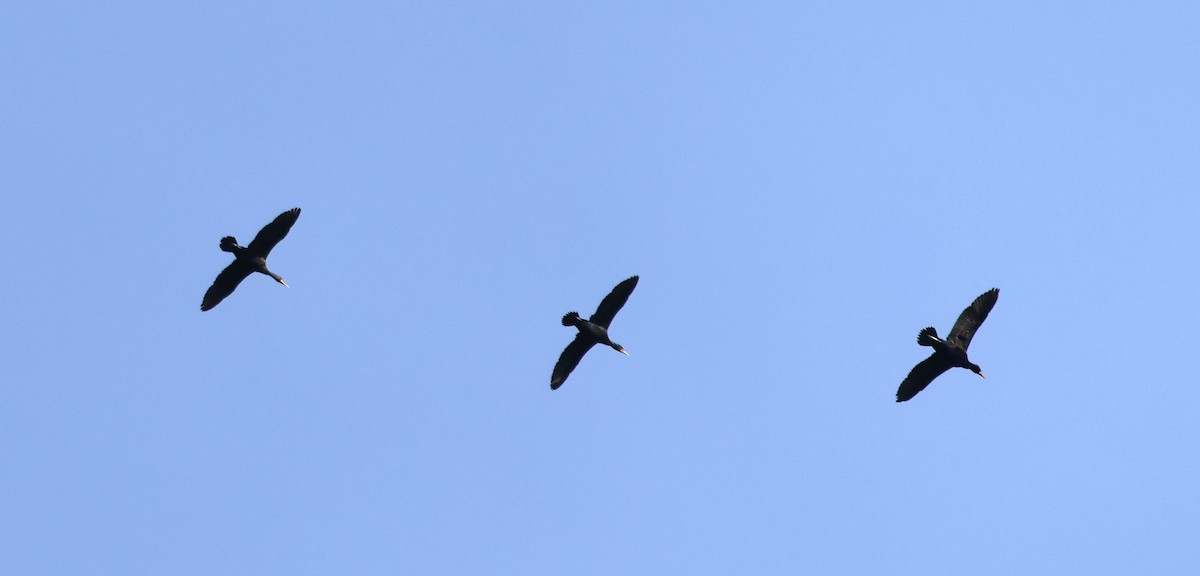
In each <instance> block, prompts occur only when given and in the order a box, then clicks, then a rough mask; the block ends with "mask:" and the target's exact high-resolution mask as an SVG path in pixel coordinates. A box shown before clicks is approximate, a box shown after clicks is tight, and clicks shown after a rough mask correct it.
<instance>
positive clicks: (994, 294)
mask: <svg viewBox="0 0 1200 576" xmlns="http://www.w3.org/2000/svg"><path fill="white" fill-rule="evenodd" d="M999 297H1000V289H999V288H992V289H991V290H988V291H987V292H984V293H983V294H980V295H979V297H978V298H976V299H975V301H974V302H972V303H971V305H970V306H967V308H966V309H965V310H963V311H962V314H959V316H958V321H957V322H955V323H954V328H951V329H950V335H949V336H947V337H946V339H945V340H942V339H940V338H938V335H937V330H934V329H933V327H932V326H928V327H926V328H922V329H921V332H920V333H918V334H917V344H920V345H922V346H932V347H933V355H932V356H930V357H928V358H926V359H924V360H922V361H921V362H919V363H918V364H917V365H916V366H914V367H913V369H912V371H911V372H909V373H908V377H907V378H905V379H904V382H901V383H900V388H899V389H898V390H896V401H897V402H904V401H905V400H909V399H911V398H912V397H913V396H916V395H917V393H918V392H920V391H922V390H924V389H925V387H926V386H928V385H929V383H930V382H933V379H934V378H937V377H938V376H941V375H942V373H943V372H945V371H947V370H949V369H951V368H954V367H955V366H957V367H959V368H966V369H967V370H970V371H972V372H974V373H976V374H978V375H979V376H981V377H982V376H983V370H981V369H980V368H979V366H978V365H977V364H975V363H973V362H971V360H970V359H969V358H967V346H970V345H971V338H972V337H973V336H975V331H976V330H978V329H979V325H980V324H983V321H984V320H986V319H987V317H988V312H991V311H992V306H995V305H996V299H998V298H999Z"/></svg>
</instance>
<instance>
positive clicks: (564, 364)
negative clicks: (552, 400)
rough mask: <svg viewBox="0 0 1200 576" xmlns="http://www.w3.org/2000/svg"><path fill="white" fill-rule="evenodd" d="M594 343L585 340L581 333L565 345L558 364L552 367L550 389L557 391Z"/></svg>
mask: <svg viewBox="0 0 1200 576" xmlns="http://www.w3.org/2000/svg"><path fill="white" fill-rule="evenodd" d="M595 344H596V343H595V342H594V341H592V339H591V338H587V337H585V336H584V335H583V333H582V332H580V333H579V334H576V335H575V339H574V340H572V341H571V343H570V344H567V347H566V348H564V349H563V351H562V355H561V356H559V357H558V363H557V364H555V365H554V373H553V374H551V375H550V389H551V390H558V387H559V386H562V383H563V382H566V381H567V376H570V375H571V371H572V370H574V369H575V367H576V366H578V365H579V361H580V360H581V359H582V358H583V355H584V354H587V351H588V350H591V349H592V346H594V345H595Z"/></svg>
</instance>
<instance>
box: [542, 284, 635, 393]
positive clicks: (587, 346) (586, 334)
mask: <svg viewBox="0 0 1200 576" xmlns="http://www.w3.org/2000/svg"><path fill="white" fill-rule="evenodd" d="M637 283H638V277H637V276H633V277H631V278H629V279H627V280H625V281H624V282H621V283H620V284H617V287H616V288H613V290H612V292H609V294H608V296H605V297H604V300H602V301H601V302H600V307H599V308H596V313H595V314H592V317H591V318H588V319H587V320H584V319H583V318H582V317H580V316H579V313H578V312H567V314H566V315H565V316H563V317H562V325H563V326H574V327H576V328H578V329H579V334H576V335H575V339H574V340H572V341H571V343H570V344H567V347H566V349H565V350H563V352H562V355H561V356H559V357H558V363H557V364H555V365H554V373H553V374H552V375H551V376H550V389H551V390H558V387H559V386H562V383H563V382H566V380H567V376H570V375H571V371H572V370H574V369H575V367H576V366H578V365H579V360H580V359H582V358H583V355H584V354H587V351H588V350H591V349H592V346H595V345H596V344H604V345H605V346H611V347H612V349H613V350H616V351H617V352H620V353H622V354H624V355H626V356H628V355H629V353H628V352H626V351H625V348H624V347H622V346H621V345H620V344H617V343H616V342H613V341H612V340H610V339H609V338H608V325H609V324H611V323H612V320H613V316H616V315H617V312H618V311H620V310H621V307H622V306H624V305H625V301H626V300H629V295H630V294H632V293H633V289H634V288H635V287H637Z"/></svg>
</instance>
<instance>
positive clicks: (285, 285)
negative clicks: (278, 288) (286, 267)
mask: <svg viewBox="0 0 1200 576" xmlns="http://www.w3.org/2000/svg"><path fill="white" fill-rule="evenodd" d="M279 283H280V284H283V287H284V288H291V286H288V285H287V282H284V281H283V278H280V279H279Z"/></svg>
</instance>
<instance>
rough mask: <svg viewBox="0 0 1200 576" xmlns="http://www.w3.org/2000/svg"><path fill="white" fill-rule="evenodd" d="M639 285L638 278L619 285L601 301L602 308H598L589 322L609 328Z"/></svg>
mask: <svg viewBox="0 0 1200 576" xmlns="http://www.w3.org/2000/svg"><path fill="white" fill-rule="evenodd" d="M637 283H638V277H637V276H631V277H630V278H628V279H626V280H625V281H624V282H621V283H620V284H617V287H616V288H613V290H612V292H609V293H608V296H605V297H604V300H601V301H600V307H598V308H596V313H595V314H592V317H591V318H588V320H590V321H591V322H592V324H599V325H601V326H603V327H605V328H608V325H609V324H610V323H612V319H613V316H616V315H617V312H619V311H620V310H621V307H622V306H624V305H625V301H626V300H629V295H630V294H633V289H634V288H636V287H637Z"/></svg>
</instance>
